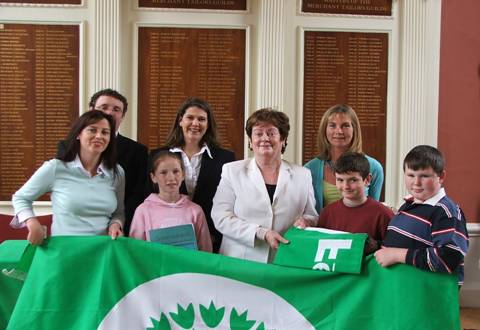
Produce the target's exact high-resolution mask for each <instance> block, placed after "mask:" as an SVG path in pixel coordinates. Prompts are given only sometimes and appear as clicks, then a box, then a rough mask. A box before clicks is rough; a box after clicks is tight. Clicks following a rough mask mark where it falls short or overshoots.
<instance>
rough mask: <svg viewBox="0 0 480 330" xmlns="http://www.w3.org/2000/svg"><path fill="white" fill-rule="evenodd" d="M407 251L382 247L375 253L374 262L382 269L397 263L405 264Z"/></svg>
mask: <svg viewBox="0 0 480 330" xmlns="http://www.w3.org/2000/svg"><path fill="white" fill-rule="evenodd" d="M407 251H408V250H407V249H401V248H391V247H385V246H382V248H381V249H380V250H378V251H377V252H375V254H374V256H375V260H377V263H378V264H379V265H380V266H382V267H388V266H391V265H394V264H398V263H402V264H404V263H405V258H406V256H407Z"/></svg>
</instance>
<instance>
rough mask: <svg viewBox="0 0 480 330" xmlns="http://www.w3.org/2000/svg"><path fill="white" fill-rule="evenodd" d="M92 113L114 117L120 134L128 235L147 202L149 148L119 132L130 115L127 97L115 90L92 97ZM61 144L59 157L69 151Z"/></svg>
mask: <svg viewBox="0 0 480 330" xmlns="http://www.w3.org/2000/svg"><path fill="white" fill-rule="evenodd" d="M88 106H89V110H93V109H95V110H100V111H102V112H104V113H107V114H109V115H111V116H112V117H113V119H114V120H115V126H116V127H115V129H116V131H117V138H116V143H117V144H116V148H117V162H118V163H119V164H120V165H121V166H122V168H123V170H124V171H125V225H124V228H123V232H124V234H125V236H128V232H129V230H130V224H131V222H132V217H133V214H134V213H135V209H136V208H137V206H138V205H140V203H142V202H143V200H144V199H145V183H146V182H147V159H148V151H147V148H146V147H145V146H144V145H143V144H140V143H138V142H136V141H134V140H132V139H129V138H127V137H125V136H122V135H120V133H118V129H119V127H120V124H121V123H122V120H123V118H125V114H126V113H127V108H128V102H127V99H126V98H125V96H123V95H122V94H120V93H119V92H117V91H115V90H113V89H102V90H100V91H98V92H96V93H95V94H93V95H92V97H91V98H90V102H89V104H88ZM63 142H64V141H60V143H59V144H58V150H57V155H59V154H61V153H62V152H63V151H64V150H65V146H64V144H63Z"/></svg>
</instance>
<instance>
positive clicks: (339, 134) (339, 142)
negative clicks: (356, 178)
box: [305, 104, 384, 214]
mask: <svg viewBox="0 0 480 330" xmlns="http://www.w3.org/2000/svg"><path fill="white" fill-rule="evenodd" d="M317 144H318V149H319V152H318V155H317V157H315V158H314V159H312V160H311V161H309V162H308V163H307V164H305V167H306V168H308V169H309V170H310V171H311V172H312V180H313V189H314V192H315V201H316V205H315V208H316V210H317V212H318V213H319V214H320V212H321V210H322V208H323V207H324V206H326V205H328V204H330V203H332V202H335V201H337V200H339V199H340V198H341V197H342V196H341V194H340V192H339V191H338V190H337V188H336V186H335V173H334V170H333V168H334V165H335V161H336V160H337V159H338V158H339V157H340V156H341V155H342V154H343V153H344V152H346V151H354V152H362V131H361V129H360V121H359V120H358V117H357V114H356V113H355V111H354V110H353V109H352V108H351V107H350V106H348V105H345V104H337V105H334V106H333V107H331V108H330V109H328V110H327V111H326V112H325V113H324V114H323V117H322V120H321V121H320V125H319V127H318V135H317ZM365 156H366V157H367V159H368V162H369V164H370V173H371V174H372V181H371V182H370V185H369V186H368V187H366V189H365V190H366V191H365V193H366V195H367V196H370V197H372V198H373V199H375V200H379V199H380V194H381V192H382V185H383V178H384V177H383V168H382V165H381V164H380V162H378V161H377V160H376V159H374V158H372V157H369V156H367V155H365Z"/></svg>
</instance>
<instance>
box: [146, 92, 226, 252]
mask: <svg viewBox="0 0 480 330" xmlns="http://www.w3.org/2000/svg"><path fill="white" fill-rule="evenodd" d="M164 150H169V151H171V152H175V153H178V154H179V155H180V156H181V158H182V162H183V165H184V169H185V173H184V174H185V179H184V181H183V183H182V185H181V186H180V192H181V193H182V194H185V195H188V196H189V197H190V199H191V200H192V201H193V202H194V203H196V204H198V205H200V206H201V207H202V210H203V212H204V213H205V217H206V219H207V224H208V228H209V231H210V235H211V239H212V244H213V252H218V249H219V247H220V243H221V242H222V235H221V234H220V233H219V232H218V231H217V230H216V229H215V226H214V225H213V222H212V218H211V216H210V213H211V210H212V200H213V196H214V195H215V192H216V191H217V186H218V182H219V181H220V174H221V172H222V166H223V164H225V163H228V162H231V161H234V160H235V155H234V153H233V152H231V151H229V150H226V149H223V148H221V147H220V143H219V142H218V139H217V124H216V122H215V117H214V116H213V111H212V109H211V107H210V105H209V104H208V103H207V102H205V101H204V100H201V99H199V98H195V97H191V98H188V99H187V100H185V102H184V103H183V104H182V105H181V106H180V107H179V109H178V111H177V115H176V117H175V121H174V123H173V126H172V129H171V131H170V134H169V135H168V137H167V141H166V142H165V145H164V146H163V147H161V148H158V149H155V150H152V152H151V153H150V160H149V166H150V169H151V167H152V159H154V157H155V155H156V154H157V153H158V152H160V151H164ZM152 188H153V187H151V186H150V189H149V190H150V191H149V192H152V191H153V189H152Z"/></svg>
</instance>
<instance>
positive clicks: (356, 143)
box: [317, 104, 363, 160]
mask: <svg viewBox="0 0 480 330" xmlns="http://www.w3.org/2000/svg"><path fill="white" fill-rule="evenodd" d="M335 114H345V115H347V116H348V117H349V118H350V121H351V122H352V127H353V136H352V143H351V144H350V147H349V148H348V150H347V151H352V152H359V153H362V152H363V151H362V130H361V128H360V121H359V120H358V117H357V114H356V113H355V110H353V108H352V107H350V106H349V105H346V104H336V105H334V106H333V107H331V108H330V109H328V110H327V111H325V113H324V114H323V116H322V120H321V121H320V125H319V126H318V131H317V146H318V155H317V158H320V159H324V160H327V159H330V158H331V155H330V149H331V145H330V142H328V139H327V133H326V132H327V125H328V120H329V119H330V118H331V117H332V116H333V115H335Z"/></svg>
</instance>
